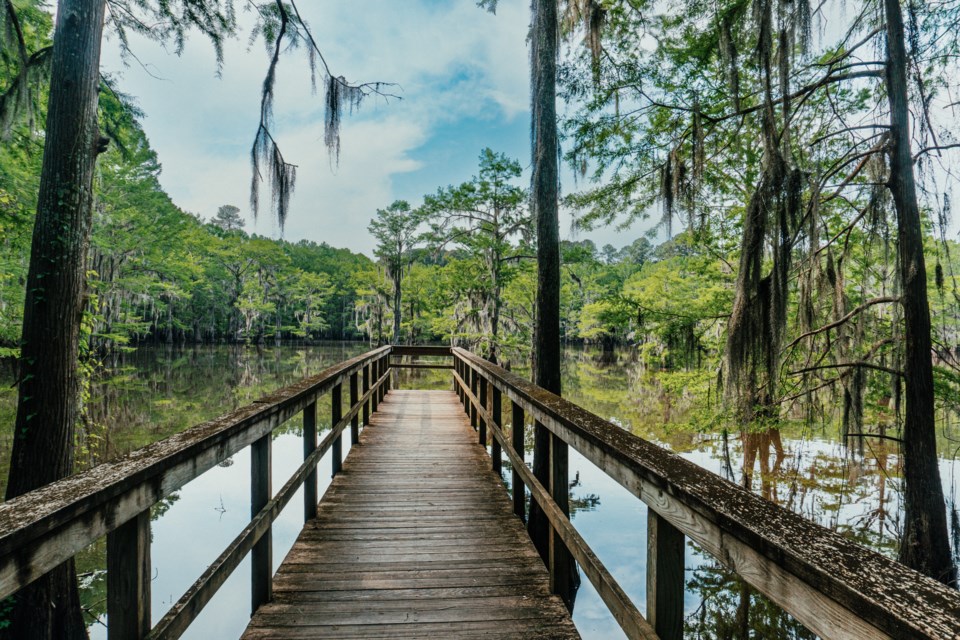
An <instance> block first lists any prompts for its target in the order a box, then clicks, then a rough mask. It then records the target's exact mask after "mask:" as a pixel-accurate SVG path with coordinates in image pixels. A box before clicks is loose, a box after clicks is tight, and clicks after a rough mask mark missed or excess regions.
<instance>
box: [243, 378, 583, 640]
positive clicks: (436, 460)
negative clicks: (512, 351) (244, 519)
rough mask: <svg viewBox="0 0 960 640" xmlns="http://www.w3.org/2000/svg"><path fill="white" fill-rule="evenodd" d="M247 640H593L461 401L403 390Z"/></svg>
mask: <svg viewBox="0 0 960 640" xmlns="http://www.w3.org/2000/svg"><path fill="white" fill-rule="evenodd" d="M370 422H371V424H370V426H369V427H368V428H367V429H365V430H364V431H363V433H362V435H361V439H360V442H361V445H360V446H357V447H354V448H353V449H352V450H351V451H350V455H349V456H348V457H347V459H346V461H345V463H344V465H343V471H342V472H341V473H340V474H339V475H338V476H337V477H336V478H335V479H334V480H333V482H332V483H331V485H330V487H329V489H328V490H327V492H326V495H324V497H323V499H322V500H321V502H320V506H319V509H318V512H317V518H316V519H315V520H312V521H310V522H309V523H307V525H306V526H305V527H304V530H303V531H302V532H301V534H300V537H299V538H298V539H297V542H296V544H295V545H294V546H293V549H292V550H291V551H290V553H289V555H288V556H287V558H286V559H285V560H284V562H283V564H282V565H281V567H280V570H279V571H278V572H277V574H276V576H275V578H274V585H273V593H274V599H273V602H271V603H270V604H267V605H265V606H263V607H261V608H260V609H259V611H257V613H256V615H255V616H253V618H252V619H251V621H250V625H249V627H247V630H246V633H245V634H244V636H243V637H244V638H247V639H250V640H253V639H260V638H280V637H283V638H313V637H323V638H333V637H337V638H340V637H344V638H346V637H349V638H355V637H367V638H428V637H442V638H489V637H497V638H579V635H578V634H577V631H576V629H575V628H574V626H573V623H572V622H571V620H570V616H569V615H568V614H567V611H566V609H565V608H564V606H563V604H562V602H561V601H560V599H559V598H557V597H556V596H553V595H551V594H550V589H549V576H548V574H547V571H546V569H545V568H544V566H543V563H542V562H541V561H540V558H539V557H538V556H537V554H536V551H535V550H534V549H533V546H532V545H531V544H530V541H529V538H527V535H526V533H525V531H524V530H523V525H522V523H521V522H520V521H519V520H518V519H517V518H516V517H515V516H514V515H513V504H512V502H511V501H510V498H509V497H508V496H507V494H506V492H505V491H504V490H503V487H502V486H500V481H499V480H498V479H497V477H496V475H494V473H493V472H492V471H491V470H490V459H489V458H488V457H487V456H486V454H485V453H484V452H483V450H482V449H481V448H480V447H479V445H477V444H476V434H475V432H474V431H473V430H472V429H471V428H470V425H469V422H468V421H467V418H466V416H465V415H464V413H463V408H462V406H461V405H460V403H459V401H458V400H457V397H456V395H455V394H454V393H452V392H449V391H391V392H390V393H389V395H388V396H387V399H386V401H385V402H383V403H382V404H381V405H380V406H379V408H378V411H377V413H375V414H374V415H373V416H371V419H370Z"/></svg>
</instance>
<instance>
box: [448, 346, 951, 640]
mask: <svg viewBox="0 0 960 640" xmlns="http://www.w3.org/2000/svg"><path fill="white" fill-rule="evenodd" d="M452 351H453V355H454V359H455V369H457V367H463V369H462V370H461V372H460V373H458V374H457V377H458V379H459V382H458V383H457V387H458V394H459V395H460V396H461V398H462V399H464V406H465V409H467V410H468V412H471V415H474V414H473V413H472V412H476V411H477V410H478V405H479V401H478V399H477V396H476V393H475V392H473V391H471V389H473V388H475V385H474V384H471V383H468V382H467V379H468V378H469V379H470V380H471V382H472V379H473V378H474V376H479V377H480V378H482V379H484V380H486V381H487V382H488V383H489V384H492V385H493V386H494V387H495V388H496V389H498V390H499V391H500V392H501V393H502V394H503V396H505V397H507V398H509V399H510V400H511V401H512V402H513V403H514V404H515V407H517V408H520V409H522V411H523V412H526V414H527V415H529V416H531V417H533V418H534V419H535V420H536V421H537V422H539V423H540V424H542V425H543V426H544V427H546V428H547V429H548V430H549V431H550V432H551V433H552V434H553V435H555V436H557V437H559V438H560V439H562V440H563V441H564V442H566V443H567V444H569V445H570V446H572V447H573V448H575V449H576V450H577V451H579V452H580V453H581V454H582V455H583V456H584V457H585V458H587V459H588V460H590V461H591V462H592V463H593V464H595V465H596V466H597V467H598V468H600V469H601V470H603V471H604V472H606V473H607V475H609V476H610V477H611V478H613V479H614V480H616V481H617V482H618V483H620V484H621V485H622V486H623V487H625V488H626V489H627V490H628V491H630V492H631V493H632V494H634V495H635V496H637V497H638V498H640V499H641V500H642V501H643V502H644V503H646V504H647V505H648V507H649V508H650V510H651V516H652V517H653V518H654V519H652V520H651V522H652V523H654V524H653V525H652V526H656V523H657V522H660V523H661V524H667V525H669V526H672V527H675V528H676V529H678V530H679V531H681V532H682V533H683V534H685V535H686V536H687V537H689V538H690V539H691V540H693V541H695V542H696V543H697V544H698V545H700V546H701V547H702V548H704V549H705V550H706V551H707V552H708V553H710V554H711V555H712V556H714V557H715V558H716V559H717V560H719V561H720V562H721V563H723V564H724V565H725V566H727V567H728V568H730V569H732V570H733V571H735V572H736V573H737V574H738V575H739V576H740V577H741V578H742V579H743V580H745V581H746V582H748V583H749V584H750V585H752V586H753V587H754V588H756V589H757V591H759V592H760V593H762V594H764V595H765V596H767V597H768V598H770V599H771V600H772V601H774V602H775V603H777V604H778V605H779V606H780V607H782V608H783V609H784V610H785V611H787V612H788V613H790V614H791V615H793V616H794V617H795V618H796V619H797V620H799V621H800V622H801V623H802V624H804V625H805V626H806V627H807V628H808V629H810V630H811V631H813V632H814V633H816V634H818V635H819V636H821V637H824V638H828V639H829V638H838V639H840V638H842V639H846V638H849V639H851V640H852V639H855V638H857V639H859V638H896V639H898V640H899V639H907V638H957V637H960V592H958V591H955V590H953V589H950V588H948V587H946V586H945V585H943V584H941V583H939V582H937V581H935V580H932V579H930V578H927V577H926V576H923V575H921V574H920V573H918V572H916V571H913V570H911V569H909V568H907V567H905V566H904V565H901V564H899V563H897V562H894V561H893V560H891V559H889V558H887V557H885V556H882V555H880V554H879V553H876V552H874V551H871V550H869V549H867V548H865V547H863V546H861V545H859V544H857V543H855V542H852V541H850V540H848V539H846V538H844V537H843V536H841V535H839V534H837V533H835V532H833V531H830V530H828V529H826V528H824V527H822V526H820V525H818V524H816V523H813V522H810V521H808V520H806V519H804V518H803V517H801V516H800V515H798V514H796V513H794V512H792V511H790V510H788V509H784V508H783V507H780V506H779V505H776V504H774V503H772V502H770V501H767V500H764V499H762V498H760V497H759V496H757V495H755V494H753V493H751V492H749V491H747V490H745V489H744V488H742V487H739V486H737V485H735V484H733V483H731V482H729V481H727V480H725V479H723V478H721V477H719V476H717V475H716V474H713V473H711V472H710V471H707V470H706V469H703V468H701V467H699V466H697V465H696V464H694V463H692V462H689V461H687V460H684V459H683V458H681V457H679V456H676V455H674V454H672V453H670V452H669V451H667V450H665V449H662V448H661V447H658V446H656V445H654V444H652V443H649V442H647V441H646V440H643V439H642V438H639V437H637V436H634V435H633V434H630V433H628V432H626V431H624V430H623V429H621V428H620V427H617V426H616V425H614V424H612V423H610V422H608V421H606V420H603V419H602V418H600V417H598V416H596V415H594V414H593V413H590V412H589V411H587V410H585V409H583V408H581V407H579V406H577V405H575V404H573V403H571V402H569V401H567V400H564V399H563V398H560V397H559V396H556V395H554V394H552V393H549V392H547V391H545V390H544V389H541V388H539V387H537V386H536V385H534V384H532V383H530V382H528V381H527V380H524V379H523V378H520V377H519V376H517V375H515V374H513V373H510V372H508V371H506V370H504V369H502V368H500V367H497V366H496V365H493V364H491V363H489V362H487V361H485V360H483V359H481V358H479V357H478V356H476V355H474V354H472V353H470V352H469V351H466V350H463V349H459V348H454V349H453V350H452ZM461 373H466V374H467V375H462V376H461ZM487 422H488V423H489V422H490V419H489V418H487ZM515 424H516V423H515ZM495 437H496V433H495ZM497 439H498V440H499V441H500V444H501V446H502V447H503V448H507V445H508V441H507V440H506V439H505V438H503V437H502V436H501V437H500V438H497ZM508 455H509V454H508ZM511 460H513V458H512V457H511ZM518 460H522V455H521V457H519V458H518ZM515 471H517V469H515ZM519 471H520V475H521V477H523V479H524V481H525V482H528V483H529V482H530V478H529V477H524V476H527V474H526V473H524V471H523V470H519ZM648 564H649V562H648ZM649 570H650V567H649V566H648V571H649ZM588 575H589V574H588ZM680 585H681V588H682V580H681V581H680ZM649 591H650V585H649V584H648V592H649ZM649 595H650V594H649V593H648V596H649ZM681 596H682V594H681ZM681 602H682V598H681ZM648 616H651V611H650V610H649V607H648ZM652 621H653V620H652V619H651V622H652ZM655 626H656V625H655ZM658 632H659V628H658Z"/></svg>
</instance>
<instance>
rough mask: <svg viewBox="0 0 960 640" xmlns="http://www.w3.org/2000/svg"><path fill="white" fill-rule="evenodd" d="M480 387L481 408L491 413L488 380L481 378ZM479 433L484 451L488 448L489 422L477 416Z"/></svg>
mask: <svg viewBox="0 0 960 640" xmlns="http://www.w3.org/2000/svg"><path fill="white" fill-rule="evenodd" d="M479 385H480V396H479V400H480V406H481V407H483V409H484V411H488V412H489V411H490V406H489V405H488V404H487V379H486V378H483V377H481V378H480V381H479ZM477 431H478V432H479V434H480V446H481V447H483V448H484V449H486V448H487V421H486V420H484V418H483V416H480V415H478V416H477Z"/></svg>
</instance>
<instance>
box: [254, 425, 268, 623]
mask: <svg viewBox="0 0 960 640" xmlns="http://www.w3.org/2000/svg"><path fill="white" fill-rule="evenodd" d="M270 442H271V437H270V434H269V433H268V434H267V435H265V436H263V437H262V438H260V439H259V440H257V441H256V442H254V443H253V444H252V445H250V517H251V518H253V517H255V516H256V515H257V514H258V513H260V510H261V509H263V507H264V506H266V504H267V502H269V501H270V498H272V497H273V488H272V484H271V476H272V475H273V474H272V470H271V460H270V458H271V451H270ZM250 560H251V562H250V568H251V576H250V600H251V602H250V611H251V615H252V614H254V613H256V611H257V609H259V608H260V606H261V605H264V604H266V603H268V602H270V600H271V599H272V598H273V532H272V528H270V527H268V528H267V530H266V532H264V534H263V536H261V537H260V540H258V541H257V543H256V544H254V545H253V551H251V554H250Z"/></svg>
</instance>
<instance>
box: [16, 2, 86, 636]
mask: <svg viewBox="0 0 960 640" xmlns="http://www.w3.org/2000/svg"><path fill="white" fill-rule="evenodd" d="M103 17H104V0H61V1H60V3H59V6H58V8H57V20H56V30H55V34H54V45H53V59H52V67H51V79H50V96H49V102H48V111H47V124H46V141H45V143H44V151H43V167H42V170H41V174H40V192H39V196H38V202H37V219H36V223H35V226H34V232H33V244H32V247H31V253H30V267H29V273H28V276H27V291H26V301H25V303H24V318H23V334H22V341H21V356H20V385H19V402H18V405H17V418H16V423H15V430H14V441H13V452H12V456H11V461H10V475H9V481H8V484H7V494H6V497H7V499H8V500H10V499H12V498H15V497H17V496H19V495H22V494H24V493H27V492H28V491H31V490H33V489H36V488H38V487H41V486H43V485H46V484H48V483H50V482H53V481H55V480H59V479H61V478H64V477H66V476H69V475H70V474H71V473H72V472H73V456H74V446H73V443H74V429H75V425H76V423H77V420H78V417H79V416H78V411H79V391H80V387H79V383H80V381H79V377H78V372H77V349H78V343H79V333H80V320H81V316H82V314H83V306H84V294H85V274H86V257H87V250H88V248H89V244H90V225H91V212H92V204H93V170H94V164H95V163H96V157H97V152H98V145H99V139H100V135H99V131H98V129H97V91H98V87H99V82H100V40H101V36H102V33H103ZM15 599H16V600H15V605H14V610H13V612H12V616H11V622H12V625H11V626H10V627H9V628H8V629H7V633H8V634H9V637H14V638H23V639H38V640H39V639H41V638H43V639H52V638H56V639H64V638H66V639H73V638H85V637H86V630H85V628H84V625H83V620H82V617H81V613H80V603H79V597H78V593H77V581H76V571H75V569H74V564H73V561H72V560H71V561H69V562H66V563H64V564H63V565H61V566H59V567H57V568H56V569H54V570H53V571H52V572H50V573H49V574H47V575H46V576H44V577H43V578H41V579H39V580H37V581H36V582H34V583H33V584H31V585H30V586H29V587H27V588H26V589H23V590H22V591H20V593H18V594H17V595H16V596H15Z"/></svg>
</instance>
